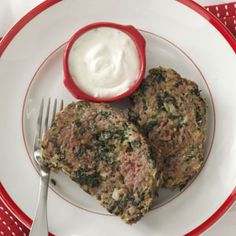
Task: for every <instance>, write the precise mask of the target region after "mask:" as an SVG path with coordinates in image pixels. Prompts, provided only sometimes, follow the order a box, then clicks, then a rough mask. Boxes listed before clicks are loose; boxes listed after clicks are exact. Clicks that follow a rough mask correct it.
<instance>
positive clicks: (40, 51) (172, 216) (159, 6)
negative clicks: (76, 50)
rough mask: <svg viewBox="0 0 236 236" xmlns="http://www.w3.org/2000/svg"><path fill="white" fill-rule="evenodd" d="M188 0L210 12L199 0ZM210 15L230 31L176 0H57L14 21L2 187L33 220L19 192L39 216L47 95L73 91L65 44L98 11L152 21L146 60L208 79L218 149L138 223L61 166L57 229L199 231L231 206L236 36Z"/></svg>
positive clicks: (1, 101) (52, 208) (52, 205)
mask: <svg viewBox="0 0 236 236" xmlns="http://www.w3.org/2000/svg"><path fill="white" fill-rule="evenodd" d="M182 2H185V4H187V5H191V7H192V8H194V9H195V10H197V11H199V12H200V13H201V14H203V15H204V16H208V15H207V13H206V12H205V11H204V10H202V9H201V8H199V7H198V6H197V5H195V4H194V3H191V2H190V1H182ZM208 17H209V16H208ZM209 19H211V22H212V23H213V24H214V25H215V27H218V29H219V30H220V31H221V33H222V34H223V35H224V37H223V36H222V34H220V33H219V31H217V30H216V29H215V28H214V27H213V26H212V25H211V24H210V23H209V22H208V21H207V20H206V19H204V18H203V17H202V16H201V15H199V14H198V13H196V12H195V11H194V10H191V9H190V8H189V7H187V6H185V5H184V4H181V3H180V2H176V1H161V0H159V1H158V0H155V1H154V0H153V1H151V0H150V1H149V2H148V4H147V2H146V1H139V2H137V1H135V0H129V1H125V0H120V1H117V0H101V1H95V0H89V1H82V0H64V1H59V0H52V1H46V2H45V3H43V4H41V5H40V6H39V7H37V8H36V9H34V10H33V11H32V12H30V13H29V14H28V15H26V16H25V17H24V18H23V19H22V20H21V21H20V22H18V24H16V25H15V26H14V27H13V29H12V30H11V31H10V32H9V33H8V34H7V35H6V36H5V37H4V39H3V41H2V42H1V44H0V55H1V58H0V77H1V87H0V109H1V112H2V114H1V118H2V122H0V130H1V134H0V143H1V165H0V179H1V187H0V196H1V197H2V198H3V199H4V201H5V202H6V203H7V204H8V205H9V206H10V208H11V209H12V211H13V212H14V213H15V214H17V215H19V217H21V220H22V221H23V222H24V223H26V224H29V222H30V221H29V219H28V218H27V217H26V216H25V215H24V214H22V213H20V212H19V209H18V208H17V207H16V206H15V204H14V203H13V202H15V203H16V204H17V205H18V206H19V207H20V208H21V209H22V211H23V212H25V213H26V214H27V215H28V216H29V217H30V218H32V217H33V215H34V212H35V207H36V201H37V192H38V182H39V177H38V175H37V172H36V171H35V169H34V168H33V166H32V164H31V162H30V159H29V157H28V155H27V152H28V153H29V154H30V153H31V152H32V148H31V147H32V140H33V138H32V137H33V135H34V127H35V120H36V112H37V110H38V107H39V101H40V100H41V98H42V97H49V96H50V97H58V98H63V99H65V100H66V101H67V102H70V101H72V100H73V98H72V97H71V95H70V94H69V93H68V92H67V90H65V88H64V86H63V84H62V80H63V73H62V54H63V49H64V44H65V43H66V42H67V40H68V39H69V38H70V36H71V35H72V34H73V33H74V32H75V31H76V30H77V29H78V28H80V27H82V26H84V25H86V24H88V23H92V22H97V21H112V22H117V23H121V24H132V25H134V26H136V27H137V28H139V29H141V30H143V31H141V33H142V34H143V35H144V37H145V38H146V40H147V68H150V67H153V66H156V65H163V66H169V67H172V68H175V69H176V70H177V71H178V72H180V73H181V75H183V76H185V77H187V78H191V79H192V80H194V81H196V82H197V83H198V84H199V86H200V87H201V89H202V91H203V95H204V96H205V97H206V98H207V101H208V105H209V108H208V114H209V117H208V120H209V124H210V125H209V132H208V142H207V149H206V157H207V156H208V154H209V157H208V160H207V161H206V164H205V166H204V168H203V170H202V171H201V172H200V174H199V175H198V177H197V178H196V179H195V180H194V181H193V183H191V185H190V186H189V187H188V188H186V189H185V191H183V192H182V193H181V194H178V197H175V198H174V199H172V198H173V197H174V196H176V195H175V193H170V192H162V194H161V198H160V199H159V201H158V202H157V206H158V207H157V209H154V210H152V211H150V212H149V213H148V214H147V215H146V216H145V217H144V218H143V219H142V220H141V221H140V222H139V223H137V224H136V225H133V226H132V227H130V226H128V225H125V224H124V223H123V222H121V220H120V219H119V218H117V217H114V216H110V215H109V214H107V213H106V211H105V210H104V209H103V208H101V207H100V206H99V204H98V203H97V202H96V201H95V200H94V199H93V198H92V197H89V196H88V195H87V194H85V193H84V192H82V191H81V190H80V189H79V188H78V187H77V185H76V184H74V183H73V182H72V181H69V180H68V179H67V178H66V177H65V176H63V175H53V178H55V179H56V181H57V185H56V186H55V187H53V186H52V187H53V191H52V190H50V191H49V201H48V208H49V209H48V212H49V228H50V231H51V232H52V233H54V234H56V235H63V236H64V235H86V236H90V235H91V236H92V235H105V236H106V235H107V236H108V235H109V236H110V235H114V236H116V235H121V234H122V235H127V236H132V235H137V236H141V235H150V236H152V235H160V236H162V235H163V236H166V235H168V236H169V235H170V236H171V235H183V234H186V233H188V232H190V231H192V233H190V234H189V235H194V234H195V233H200V232H202V231H203V230H205V229H206V228H208V227H209V226H210V225H211V224H213V223H214V222H215V221H216V220H217V219H218V218H219V217H220V216H221V215H222V214H223V213H224V212H225V211H226V210H227V209H228V208H229V206H230V205H231V204H232V202H233V201H234V199H235V198H236V194H235V191H234V189H235V186H236V159H235V158H234V155H235V152H236V150H235V149H236V145H235V142H236V139H235V135H236V125H235V122H234V120H235V118H236V109H235V108H236V106H235V103H234V102H233V101H235V100H236V94H235V93H234V87H235V85H236V82H235V74H236V58H235V51H234V50H233V47H234V49H235V48H236V45H235V42H234V41H233V39H232V38H231V36H230V35H229V34H228V33H227V31H226V30H225V29H223V28H222V26H220V24H219V23H217V22H216V20H215V19H214V18H211V17H209ZM149 32H152V33H149ZM226 39H227V40H228V42H227V40H226ZM230 44H231V45H230ZM214 114H215V115H214ZM5 191H7V193H8V194H6V192H5ZM59 195H60V196H59ZM10 197H11V199H12V200H11V199H10ZM167 201H168V203H167ZM222 204H223V205H222ZM19 213H20V214H19ZM207 219H208V220H207ZM203 222H204V223H203ZM199 225H200V226H199ZM117 229H119V230H117Z"/></svg>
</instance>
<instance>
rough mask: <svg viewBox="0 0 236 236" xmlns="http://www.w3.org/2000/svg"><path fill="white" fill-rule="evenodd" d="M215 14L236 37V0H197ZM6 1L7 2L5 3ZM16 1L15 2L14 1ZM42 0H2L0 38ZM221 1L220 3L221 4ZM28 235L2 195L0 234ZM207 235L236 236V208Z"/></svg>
mask: <svg viewBox="0 0 236 236" xmlns="http://www.w3.org/2000/svg"><path fill="white" fill-rule="evenodd" d="M196 1H197V2H198V3H200V4H201V5H203V6H205V8H206V9H207V10H208V11H209V12H210V13H211V14H213V15H215V16H216V17H217V18H218V19H219V20H220V21H221V22H222V23H223V24H224V25H225V26H226V27H227V28H228V29H229V31H230V32H231V33H232V34H233V35H234V37H236V2H235V1H234V2H229V1H227V0H221V1H220V0H196ZM4 2H5V3H4ZM13 2H14V3H13ZM40 2H42V0H24V1H19V0H15V1H10V0H0V38H1V36H3V35H4V34H5V32H7V30H8V29H9V28H10V27H11V25H12V24H13V23H15V22H16V21H17V20H18V19H19V17H20V16H21V15H23V14H24V13H25V12H26V11H28V10H30V9H31V8H32V7H34V6H35V5H37V4H38V3H40ZM219 3H220V4H219ZM2 235H3V236H4V235H5V236H28V235H29V229H28V228H27V227H26V226H24V225H23V224H22V223H21V222H20V221H19V220H18V219H17V218H16V217H15V216H14V215H13V214H12V213H11V211H10V210H9V208H8V207H7V206H6V205H5V204H4V202H3V201H2V199H1V197H0V236H2ZM204 235H206V236H221V235H225V236H235V235H236V210H234V211H231V212H229V213H227V214H226V216H225V217H224V219H223V220H222V221H221V222H220V223H219V224H217V225H216V226H214V227H213V228H212V229H210V230H209V231H208V232H207V233H205V234H204Z"/></svg>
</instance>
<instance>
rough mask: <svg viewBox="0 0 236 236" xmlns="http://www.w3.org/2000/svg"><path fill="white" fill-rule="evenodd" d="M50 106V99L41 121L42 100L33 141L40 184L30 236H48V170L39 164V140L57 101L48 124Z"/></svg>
mask: <svg viewBox="0 0 236 236" xmlns="http://www.w3.org/2000/svg"><path fill="white" fill-rule="evenodd" d="M50 104H51V99H50V98H49V99H48V102H47V109H46V114H45V118H44V120H43V110H44V100H43V99H42V101H41V105H40V109H39V115H38V120H37V128H36V134H35V139H34V153H33V156H34V164H35V166H36V167H37V169H38V171H39V174H40V184H39V197H38V205H37V210H36V214H35V217H34V220H33V224H32V226H31V229H30V236H48V222H47V195H48V182H49V176H50V170H49V169H48V168H47V167H45V166H44V165H42V163H41V162H40V158H41V145H40V140H41V139H42V137H43V135H44V134H45V132H46V131H47V130H48V127H49V126H51V125H52V123H53V121H54V119H55V115H56V112H57V99H55V100H54V105H53V109H52V115H51V121H50V123H49V116H50ZM59 109H60V110H62V109H63V100H61V104H60V107H59Z"/></svg>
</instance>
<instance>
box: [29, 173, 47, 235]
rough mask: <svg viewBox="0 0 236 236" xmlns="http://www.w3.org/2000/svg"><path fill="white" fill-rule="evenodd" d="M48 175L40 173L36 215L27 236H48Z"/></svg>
mask: <svg viewBox="0 0 236 236" xmlns="http://www.w3.org/2000/svg"><path fill="white" fill-rule="evenodd" d="M48 181H49V173H41V177H40V184H39V198H38V205H37V210H36V214H35V217H34V221H33V224H32V226H31V229H30V234H29V236H48V222H47V195H48Z"/></svg>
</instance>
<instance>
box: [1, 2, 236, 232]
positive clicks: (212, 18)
mask: <svg viewBox="0 0 236 236" xmlns="http://www.w3.org/2000/svg"><path fill="white" fill-rule="evenodd" d="M61 1H62V0H47V1H44V2H42V3H41V4H39V5H38V6H36V7H35V8H33V9H32V10H31V11H29V12H28V13H27V14H26V15H24V16H23V17H22V18H21V19H20V20H19V21H18V22H17V23H16V24H15V25H14V26H13V27H12V28H11V29H10V30H9V31H8V33H7V34H6V35H5V36H4V37H3V38H2V40H1V42H0V57H1V55H2V54H3V52H4V50H5V49H6V48H7V46H8V45H9V44H10V42H11V41H12V40H13V39H14V37H15V36H16V35H17V33H18V32H19V31H20V30H21V29H22V28H23V27H24V26H25V25H26V24H27V23H28V22H30V21H31V20H32V19H33V18H34V17H35V16H37V15H38V14H40V13H41V12H43V11H44V10H46V9H47V8H49V7H51V6H53V5H54V4H56V3H58V2H61ZM178 2H180V3H182V4H184V5H185V6H187V7H189V8H191V9H192V10H194V11H196V12H197V13H198V14H200V15H201V16H202V17H204V18H205V19H206V20H207V21H209V22H210V23H211V24H212V25H213V26H214V27H215V28H216V29H217V30H218V31H219V32H220V33H221V34H222V35H223V37H224V38H225V39H226V41H227V42H228V43H229V45H230V46H231V47H232V49H233V50H234V52H236V40H235V38H234V36H233V35H232V34H231V33H230V31H229V30H228V29H227V28H226V27H225V26H224V25H223V24H222V23H221V22H220V21H219V20H218V19H217V18H216V17H215V16H214V15H212V14H211V13H209V12H208V11H207V10H205V9H204V8H203V7H201V6H200V5H199V4H197V3H195V2H193V1H191V0H178ZM0 198H1V199H2V200H3V202H4V203H5V204H6V205H7V206H8V207H9V209H10V210H11V211H12V213H13V214H14V215H15V216H17V218H18V219H19V220H20V221H21V222H22V223H24V224H25V225H26V226H28V227H29V226H30V225H31V222H32V221H31V220H30V218H29V217H28V216H27V215H26V214H25V213H24V212H23V211H22V210H21V209H20V208H19V207H18V206H17V204H16V203H15V202H14V201H13V200H12V199H11V197H10V196H9V195H8V193H7V191H6V190H5V188H4V186H3V185H2V183H0ZM235 201H236V187H235V189H234V190H233V192H232V193H231V194H230V196H229V197H228V198H227V199H226V200H225V202H224V203H223V204H222V205H221V206H220V207H219V208H218V210H217V211H216V212H215V213H213V214H212V215H211V216H210V217H209V218H208V219H207V220H206V221H204V222H203V223H202V224H201V225H199V226H198V227H197V228H195V229H193V230H192V231H191V232H189V233H187V234H186V236H195V235H196V236H197V235H199V234H201V233H203V232H204V231H205V230H207V229H208V228H209V227H210V226H212V225H213V224H214V223H216V221H217V220H219V219H220V218H221V216H223V215H224V214H225V212H226V211H227V210H228V209H229V208H230V207H231V206H232V205H233V203H234V202H235Z"/></svg>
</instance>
